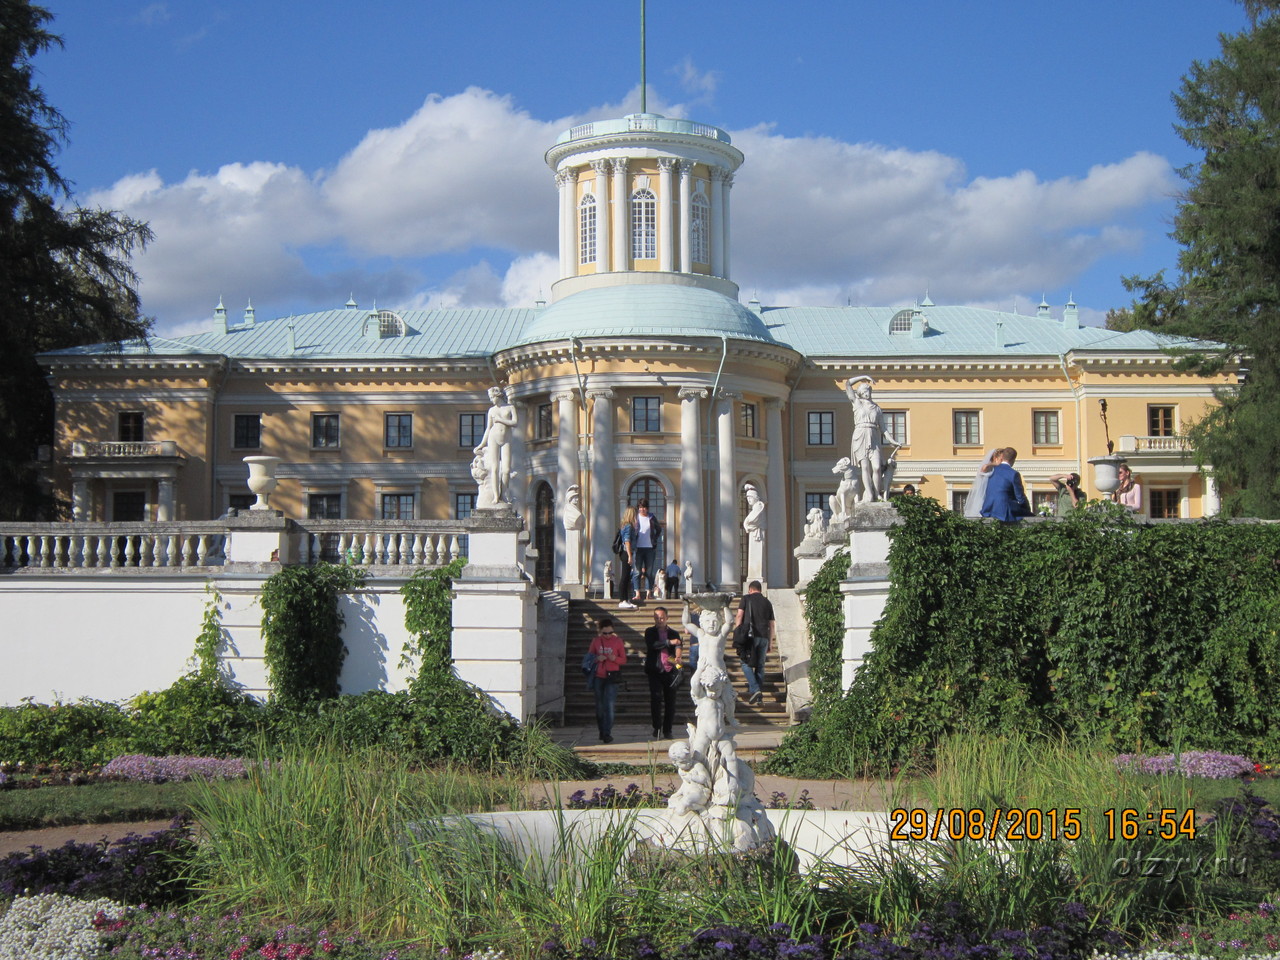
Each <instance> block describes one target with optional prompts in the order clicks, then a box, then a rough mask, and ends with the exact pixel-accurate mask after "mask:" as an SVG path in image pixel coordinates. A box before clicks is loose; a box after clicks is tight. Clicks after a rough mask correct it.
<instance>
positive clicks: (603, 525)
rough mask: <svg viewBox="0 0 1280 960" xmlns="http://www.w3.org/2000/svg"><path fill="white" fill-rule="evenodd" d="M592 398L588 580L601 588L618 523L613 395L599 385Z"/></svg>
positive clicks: (591, 391) (592, 393)
mask: <svg viewBox="0 0 1280 960" xmlns="http://www.w3.org/2000/svg"><path fill="white" fill-rule="evenodd" d="M587 398H588V399H589V400H591V466H590V470H589V473H590V478H591V516H590V519H589V521H588V523H589V526H590V529H591V544H590V546H589V548H588V549H589V551H590V553H591V583H592V584H593V585H595V586H597V587H600V588H602V589H603V590H604V593H603V594H602V596H607V595H608V588H607V587H606V586H605V579H606V578H605V564H606V563H608V562H609V561H610V560H612V559H613V555H612V552H611V550H610V547H611V546H612V544H613V530H614V527H615V525H616V524H617V523H618V517H616V516H614V507H615V497H614V484H613V473H614V452H613V398H614V393H613V391H612V390H610V389H608V388H607V387H606V388H600V389H596V390H588V391H587Z"/></svg>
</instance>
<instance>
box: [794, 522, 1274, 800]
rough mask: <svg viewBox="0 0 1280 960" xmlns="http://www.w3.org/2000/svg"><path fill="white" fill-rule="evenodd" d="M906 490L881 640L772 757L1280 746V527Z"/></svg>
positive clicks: (817, 766) (893, 760)
mask: <svg viewBox="0 0 1280 960" xmlns="http://www.w3.org/2000/svg"><path fill="white" fill-rule="evenodd" d="M896 506H897V509H898V513H899V515H900V517H901V519H902V525H900V526H897V527H894V528H892V529H891V530H890V531H889V536H890V539H891V546H890V551H889V568H890V591H889V597H888V601H887V603H886V605H885V610H884V615H883V617H882V618H881V619H880V621H879V622H878V623H877V624H876V626H875V628H874V630H873V632H872V635H871V651H870V652H869V654H868V656H867V658H866V660H865V661H864V663H863V665H862V668H861V669H860V670H859V671H858V673H857V675H856V677H855V678H854V681H853V684H852V686H851V688H850V689H849V690H848V691H847V692H846V693H845V695H844V697H843V698H842V699H841V700H839V701H838V702H836V703H833V704H832V705H831V706H830V708H829V709H826V710H823V711H821V712H819V711H815V713H814V720H813V721H811V723H810V726H812V727H813V729H808V730H805V729H804V728H802V732H800V733H798V734H793V735H792V737H794V738H795V739H794V741H792V737H789V738H788V741H791V742H784V748H783V749H782V750H780V751H779V753H778V754H777V755H775V757H776V759H775V761H774V762H773V763H771V765H770V769H774V770H782V769H783V768H782V767H781V766H779V764H784V763H785V764H787V765H788V766H787V768H786V769H787V770H788V772H792V773H801V772H804V771H806V770H807V771H810V772H813V773H815V774H819V775H823V774H826V775H830V774H835V775H846V774H847V773H848V772H849V770H850V768H851V767H852V768H854V769H858V768H860V767H863V766H868V767H874V768H877V769H881V770H892V769H897V768H901V767H903V766H905V765H909V764H912V763H916V762H927V761H928V760H929V759H930V757H931V755H932V752H933V749H934V747H935V745H936V744H937V743H938V742H939V741H940V740H942V739H943V738H945V737H947V736H949V735H952V734H955V733H959V732H966V731H967V732H970V733H974V734H978V735H997V736H998V735H1000V734H1002V733H1007V732H1009V731H1012V730H1018V731H1021V732H1023V733H1026V734H1036V733H1051V734H1057V733H1059V732H1061V733H1064V734H1066V735H1067V736H1068V737H1069V738H1070V739H1071V740H1073V741H1075V742H1096V743H1100V744H1103V745H1107V746H1110V747H1111V748H1113V749H1117V750H1125V749H1129V750H1132V749H1135V748H1137V747H1139V746H1145V747H1148V748H1151V747H1155V748H1162V747H1170V746H1172V745H1173V744H1174V743H1179V744H1185V745H1186V746H1188V747H1202V748H1214V749H1225V750H1232V751H1236V752H1240V753H1244V752H1248V753H1253V754H1258V755H1264V756H1270V755H1275V754H1277V753H1280V732H1278V730H1280V728H1277V727H1276V726H1275V724H1274V722H1273V719H1274V717H1275V715H1276V713H1277V712H1280V528H1277V527H1275V526H1271V525H1263V524H1229V523H1227V522H1226V521H1222V520H1211V521H1206V522H1203V523H1198V524H1160V525H1143V524H1141V523H1138V522H1136V521H1135V520H1134V518H1132V517H1131V516H1130V515H1128V514H1127V512H1126V511H1124V510H1123V509H1119V508H1117V509H1110V507H1111V506H1114V505H1105V504H1099V505H1096V508H1095V509H1089V510H1076V511H1073V512H1072V513H1071V514H1070V515H1069V516H1068V517H1067V518H1065V519H1063V520H1062V521H1060V522H1052V523H1027V524H1018V525H1008V524H992V523H976V522H973V521H970V520H965V519H964V518H963V517H960V516H958V515H956V514H954V513H951V512H950V511H946V510H943V509H942V507H941V506H940V505H939V504H938V503H937V502H936V501H934V500H930V499H928V498H925V497H903V498H900V499H899V500H898V501H896ZM825 643H826V640H825V639H823V640H821V642H820V641H819V638H818V637H815V659H817V658H818V656H819V654H820V653H821V651H822V650H823V649H824V646H823V644H825ZM822 682H823V679H822V677H820V678H819V684H820V685H821V683H822Z"/></svg>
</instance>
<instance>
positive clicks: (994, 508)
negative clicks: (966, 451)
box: [982, 447, 1031, 523]
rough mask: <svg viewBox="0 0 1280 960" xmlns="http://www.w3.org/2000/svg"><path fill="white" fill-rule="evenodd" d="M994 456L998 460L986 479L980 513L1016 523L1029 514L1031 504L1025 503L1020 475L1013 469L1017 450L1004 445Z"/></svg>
mask: <svg viewBox="0 0 1280 960" xmlns="http://www.w3.org/2000/svg"><path fill="white" fill-rule="evenodd" d="M996 456H997V458H998V460H999V462H998V463H997V464H996V466H995V469H994V470H992V471H991V479H990V480H988V481H987V495H986V498H985V499H984V500H983V501H982V515H983V516H984V517H995V518H996V519H997V520H1002V521H1004V522H1005V523H1017V522H1018V521H1019V520H1021V519H1022V518H1023V517H1029V516H1031V505H1030V504H1029V503H1027V494H1026V492H1025V491H1024V490H1023V489H1022V475H1021V474H1020V473H1018V471H1017V470H1015V469H1013V464H1014V461H1015V460H1017V459H1018V451H1017V450H1015V449H1013V447H1005V448H1004V449H1003V450H1002V451H1000V453H998V454H997V455H996Z"/></svg>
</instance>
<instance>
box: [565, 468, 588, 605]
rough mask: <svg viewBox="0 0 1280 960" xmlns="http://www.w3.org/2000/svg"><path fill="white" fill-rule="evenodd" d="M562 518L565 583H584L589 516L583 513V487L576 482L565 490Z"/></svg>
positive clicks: (568, 584)
mask: <svg viewBox="0 0 1280 960" xmlns="http://www.w3.org/2000/svg"><path fill="white" fill-rule="evenodd" d="M560 520H561V522H562V523H563V524H564V583H565V586H571V585H577V584H580V583H582V531H583V530H584V529H586V526H587V518H586V517H585V516H583V514H582V488H581V487H579V486H578V485H577V484H576V483H575V484H572V485H571V486H570V487H569V489H568V490H566V491H565V496H564V510H563V511H562V512H561V515H560Z"/></svg>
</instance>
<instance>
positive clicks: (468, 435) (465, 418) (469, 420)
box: [458, 413, 485, 448]
mask: <svg viewBox="0 0 1280 960" xmlns="http://www.w3.org/2000/svg"><path fill="white" fill-rule="evenodd" d="M484 421H485V415H484V414H483V413H460V414H458V446H460V447H472V448H474V447H478V446H479V445H480V440H481V438H482V437H484Z"/></svg>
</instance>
